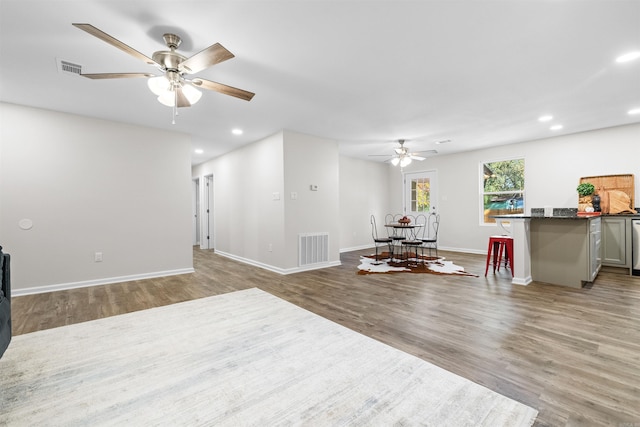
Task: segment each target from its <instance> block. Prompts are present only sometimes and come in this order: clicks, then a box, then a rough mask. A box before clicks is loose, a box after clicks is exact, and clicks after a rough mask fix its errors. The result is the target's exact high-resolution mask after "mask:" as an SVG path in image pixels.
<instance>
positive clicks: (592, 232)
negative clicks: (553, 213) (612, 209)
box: [530, 217, 602, 288]
mask: <svg viewBox="0 0 640 427" xmlns="http://www.w3.org/2000/svg"><path fill="white" fill-rule="evenodd" d="M601 231H602V227H601V220H600V218H599V217H596V218H553V217H550V218H532V219H531V225H530V245H531V277H532V279H533V280H535V281H539V282H545V283H551V284H555V285H562V286H571V287H574V288H581V287H582V286H583V284H584V282H593V281H594V280H595V278H596V276H597V275H598V272H599V271H600V267H601V265H602V257H601V240H602V239H601V236H602V234H601Z"/></svg>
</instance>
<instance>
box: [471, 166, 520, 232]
mask: <svg viewBox="0 0 640 427" xmlns="http://www.w3.org/2000/svg"><path fill="white" fill-rule="evenodd" d="M481 180H482V181H481V182H482V211H483V213H482V217H483V219H482V223H483V224H491V223H495V222H496V221H495V219H493V218H490V217H491V216H492V215H510V214H522V213H524V159H513V160H501V161H497V162H489V163H483V164H482V167H481Z"/></svg>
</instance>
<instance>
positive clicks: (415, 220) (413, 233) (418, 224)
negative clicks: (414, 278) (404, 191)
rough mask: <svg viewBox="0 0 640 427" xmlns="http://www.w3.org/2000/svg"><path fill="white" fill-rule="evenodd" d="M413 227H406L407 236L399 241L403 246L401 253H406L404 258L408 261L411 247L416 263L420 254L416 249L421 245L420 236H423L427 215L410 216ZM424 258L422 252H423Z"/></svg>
mask: <svg viewBox="0 0 640 427" xmlns="http://www.w3.org/2000/svg"><path fill="white" fill-rule="evenodd" d="M410 218H411V222H410V224H412V225H413V228H410V229H408V230H407V231H408V232H409V236H408V237H407V238H406V239H405V240H403V241H402V242H401V244H402V247H403V253H404V254H406V256H404V258H405V260H406V261H407V262H409V255H410V253H411V252H410V250H411V249H413V250H414V251H415V255H416V256H415V258H416V264H417V263H418V261H420V256H419V255H418V249H421V247H422V244H423V242H422V237H423V236H424V233H425V229H426V228H427V217H426V216H425V215H424V214H419V215H417V216H415V217H413V216H410ZM422 255H423V258H424V252H423V254H422Z"/></svg>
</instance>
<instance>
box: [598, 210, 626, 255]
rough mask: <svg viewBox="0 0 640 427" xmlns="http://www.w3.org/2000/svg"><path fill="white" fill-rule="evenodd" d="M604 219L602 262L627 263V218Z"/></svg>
mask: <svg viewBox="0 0 640 427" xmlns="http://www.w3.org/2000/svg"><path fill="white" fill-rule="evenodd" d="M602 219H603V221H602V263H603V264H604V265H614V266H617V265H621V266H625V265H627V229H626V226H627V220H626V219H625V218H610V217H605V218H602Z"/></svg>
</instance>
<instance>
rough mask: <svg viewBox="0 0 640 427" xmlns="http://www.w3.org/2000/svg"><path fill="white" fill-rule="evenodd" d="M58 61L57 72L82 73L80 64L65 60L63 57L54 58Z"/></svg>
mask: <svg viewBox="0 0 640 427" xmlns="http://www.w3.org/2000/svg"><path fill="white" fill-rule="evenodd" d="M56 62H57V63H58V72H60V73H63V74H75V75H78V76H79V75H80V74H82V65H78V64H74V63H73V62H69V61H65V60H64V59H56Z"/></svg>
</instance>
